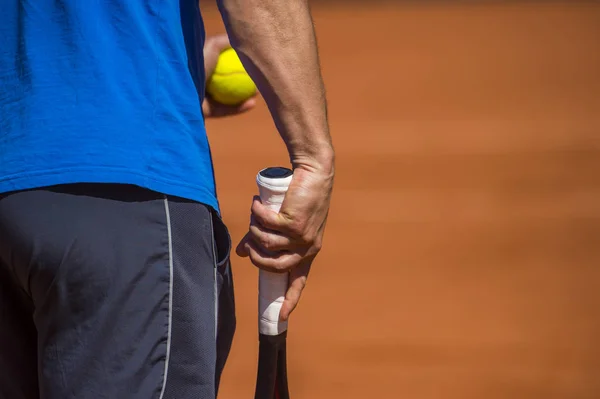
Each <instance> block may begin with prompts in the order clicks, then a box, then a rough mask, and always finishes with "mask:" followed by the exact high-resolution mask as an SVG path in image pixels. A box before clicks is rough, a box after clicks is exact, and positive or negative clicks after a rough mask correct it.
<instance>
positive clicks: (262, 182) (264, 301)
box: [256, 167, 293, 336]
mask: <svg viewBox="0 0 600 399" xmlns="http://www.w3.org/2000/svg"><path fill="white" fill-rule="evenodd" d="M292 174H293V173H292V171H291V170H290V169H287V168H280V167H275V168H267V169H263V170H261V171H260V172H259V173H258V175H257V176H256V183H257V185H258V191H259V195H260V199H261V202H262V203H263V204H265V205H266V206H267V207H269V208H270V209H271V210H272V211H274V212H279V209H280V208H281V204H282V203H283V199H284V198H285V193H286V192H287V189H288V187H289V184H290V182H291V181H292ZM258 273H259V274H258V329H259V332H260V334H262V335H271V336H273V335H279V334H281V333H283V332H285V331H287V326H288V325H287V321H280V320H279V313H280V312H281V307H282V305H283V301H284V299H285V293H286V292H287V289H288V284H289V273H272V272H268V271H265V270H262V269H261V270H259V272H258Z"/></svg>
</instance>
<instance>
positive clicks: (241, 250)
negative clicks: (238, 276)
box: [235, 233, 250, 258]
mask: <svg viewBox="0 0 600 399" xmlns="http://www.w3.org/2000/svg"><path fill="white" fill-rule="evenodd" d="M249 239H250V235H249V233H246V235H245V236H244V237H243V238H242V239H241V240H240V242H239V243H238V245H237V247H235V253H236V254H237V256H239V257H241V258H247V257H248V255H249V254H248V251H247V250H246V243H247V242H248V240H249Z"/></svg>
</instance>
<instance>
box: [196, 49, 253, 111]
mask: <svg viewBox="0 0 600 399" xmlns="http://www.w3.org/2000/svg"><path fill="white" fill-rule="evenodd" d="M206 91H207V92H208V94H209V95H210V96H211V97H212V98H213V99H214V100H215V101H217V102H219V103H221V104H226V105H237V104H240V103H242V102H244V101H246V100H247V99H249V98H250V97H252V96H253V95H255V94H256V85H255V84H254V82H253V81H252V78H250V75H248V73H247V72H246V70H245V69H244V66H243V65H242V62H241V61H240V58H239V57H238V55H237V53H236V52H235V50H234V49H232V48H229V49H227V50H225V51H223V52H222V53H221V55H220V56H219V59H218V61H217V66H216V68H215V71H214V72H213V74H212V76H211V77H210V79H209V81H208V85H207V87H206Z"/></svg>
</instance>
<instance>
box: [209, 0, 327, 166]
mask: <svg viewBox="0 0 600 399" xmlns="http://www.w3.org/2000/svg"><path fill="white" fill-rule="evenodd" d="M218 2H219V7H220V10H221V13H222V15H223V20H224V22H225V26H226V28H227V33H228V35H229V38H230V40H231V44H232V46H233V47H234V49H235V50H236V51H237V53H238V55H239V56H240V59H241V60H242V62H243V64H244V67H245V68H246V70H247V71H248V73H249V74H250V76H251V77H252V79H253V80H254V81H255V83H256V85H257V86H258V89H259V91H260V93H261V95H262V96H263V98H264V99H265V101H266V103H267V106H268V107H269V110H270V112H271V115H272V116H273V120H274V122H275V125H276V127H277V129H278V131H279V133H280V135H281V137H282V138H283V140H284V141H285V143H286V145H287V148H288V151H289V154H290V160H291V162H292V165H293V166H294V167H308V168H320V169H331V170H330V171H329V170H328V172H333V146H332V143H331V137H330V135H329V126H328V121H327V104H326V97H325V89H324V85H323V79H322V77H321V71H320V65H319V58H318V51H317V43H316V37H315V32H314V27H313V23H312V18H311V15H310V11H309V7H308V3H307V0H218Z"/></svg>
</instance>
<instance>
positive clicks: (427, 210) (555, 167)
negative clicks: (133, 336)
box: [206, 1, 600, 399]
mask: <svg viewBox="0 0 600 399" xmlns="http://www.w3.org/2000/svg"><path fill="white" fill-rule="evenodd" d="M365 3H367V2H366V1H365ZM369 3H371V6H370V7H365V6H359V5H353V6H348V5H346V6H341V5H324V6H321V5H315V6H314V13H315V16H316V24H317V30H318V34H319V40H320V47H321V54H322V63H323V69H324V75H325V80H326V84H327V88H328V93H329V101H330V116H331V126H332V132H333V135H334V139H335V144H336V147H337V154H338V162H337V165H338V174H337V186H336V189H335V199H334V203H333V208H332V213H331V216H330V222H329V225H328V230H327V235H326V241H325V248H324V250H323V252H322V255H320V257H319V258H318V261H317V262H316V264H315V265H314V268H313V272H312V274H311V278H310V281H309V286H308V288H307V290H306V291H305V295H304V298H303V300H302V302H301V305H300V307H299V308H298V309H297V311H296V313H295V314H294V316H293V319H292V321H291V323H290V336H289V352H290V353H289V356H290V363H289V368H290V370H289V372H290V378H291V381H290V384H291V390H292V394H293V396H292V397H293V398H294V399H308V398H310V399H324V398H347V399H359V398H360V399H365V398H366V399H370V398H373V399H375V398H377V399H384V398H399V399H400V398H407V399H433V398H441V399H458V398H460V399H496V398H502V399H520V398H524V399H525V398H527V399H535V398H540V399H542V398H543V399H555V398H564V399H588V398H589V399H593V398H600V4H598V3H596V4H593V3H592V2H588V3H583V2H581V3H578V2H576V1H569V2H562V3H561V2H547V3H544V2H513V3H495V4H489V3H488V5H473V4H458V3H457V4H452V3H450V2H423V3H427V4H426V5H416V4H410V3H407V4H405V5H396V6H391V5H383V4H380V3H378V2H370V1H369ZM401 4H402V3H401ZM206 17H207V31H208V32H209V33H215V32H220V31H221V26H220V22H219V21H218V19H217V18H218V16H217V14H216V13H215V12H214V11H213V12H208V13H207V16H206ZM209 129H210V130H209V131H210V137H211V143H212V148H213V152H214V154H213V155H214V158H215V163H216V167H217V178H218V188H219V195H220V198H221V202H222V208H223V212H224V217H225V219H226V222H227V223H228V225H229V227H230V229H231V233H232V236H233V239H234V241H235V242H236V243H237V241H238V240H239V239H240V238H241V237H242V234H243V233H244V230H245V229H246V228H247V224H248V217H249V207H250V202H251V198H252V195H254V194H255V192H256V186H255V183H254V176H255V174H256V172H257V171H258V170H259V169H260V168H262V167H265V166H269V165H271V164H287V157H286V153H285V148H284V147H283V145H282V143H281V141H280V139H279V138H278V136H277V134H276V131H275V129H274V127H273V125H272V123H271V122H270V119H269V114H268V112H267V110H266V107H265V106H264V105H261V106H260V107H259V109H258V110H256V111H254V112H252V113H249V114H247V115H244V116H241V117H238V118H232V119H227V120H225V119H224V120H218V121H210V122H209ZM233 262H234V271H235V277H236V282H235V284H236V295H237V298H236V299H237V315H238V332H237V335H236V339H235V343H234V347H233V350H232V353H231V357H230V360H229V363H228V365H227V368H226V372H225V374H224V377H223V378H224V380H223V385H222V391H221V395H220V397H221V398H224V399H233V398H250V397H252V395H253V392H254V391H253V389H254V379H255V372H256V357H257V333H256V328H257V327H256V323H257V322H256V290H257V272H256V270H255V269H254V268H253V267H252V266H251V265H250V263H249V262H248V261H246V260H241V259H239V258H237V257H235V256H234V259H233Z"/></svg>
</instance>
